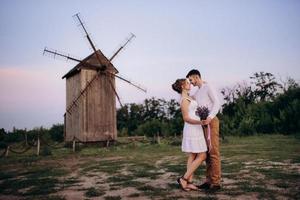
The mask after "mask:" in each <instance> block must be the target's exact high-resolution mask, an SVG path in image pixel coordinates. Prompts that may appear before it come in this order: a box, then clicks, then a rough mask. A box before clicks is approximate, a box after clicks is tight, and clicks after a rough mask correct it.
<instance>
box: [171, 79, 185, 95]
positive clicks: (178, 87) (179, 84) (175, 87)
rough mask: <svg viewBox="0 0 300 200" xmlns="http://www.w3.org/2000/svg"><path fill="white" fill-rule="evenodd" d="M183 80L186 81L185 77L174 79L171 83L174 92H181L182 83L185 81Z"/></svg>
mask: <svg viewBox="0 0 300 200" xmlns="http://www.w3.org/2000/svg"><path fill="white" fill-rule="evenodd" d="M185 81H186V79H185V78H181V79H177V80H176V81H175V83H173V84H172V88H173V90H175V91H176V92H178V93H179V94H181V92H182V85H183V84H184V83H185Z"/></svg>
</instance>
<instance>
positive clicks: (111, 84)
mask: <svg viewBox="0 0 300 200" xmlns="http://www.w3.org/2000/svg"><path fill="white" fill-rule="evenodd" d="M109 83H110V86H111V88H112V89H113V91H114V93H115V95H116V96H117V99H118V101H119V104H120V106H121V107H123V104H122V103H121V100H120V97H119V95H118V93H117V91H116V89H115V87H114V85H113V83H112V81H111V80H110V79H109Z"/></svg>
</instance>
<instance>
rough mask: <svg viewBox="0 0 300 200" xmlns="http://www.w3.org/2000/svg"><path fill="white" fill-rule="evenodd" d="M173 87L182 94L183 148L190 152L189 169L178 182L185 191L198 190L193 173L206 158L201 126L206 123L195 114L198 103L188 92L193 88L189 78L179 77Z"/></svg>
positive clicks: (184, 150)
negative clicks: (193, 181)
mask: <svg viewBox="0 0 300 200" xmlns="http://www.w3.org/2000/svg"><path fill="white" fill-rule="evenodd" d="M172 88H173V90H175V91H176V92H178V93H179V94H181V99H180V107H181V112H182V117H183V120H184V122H185V123H184V128H183V139H182V146H181V149H182V151H183V152H186V153H188V160H187V170H186V172H185V174H184V175H183V176H182V177H180V178H178V179H177V182H178V184H179V186H180V187H181V188H182V189H183V190H184V191H189V190H198V188H197V186H195V185H194V184H193V183H192V179H193V173H194V172H195V171H196V169H197V168H198V167H199V166H200V165H201V163H202V162H203V161H204V160H205V159H206V151H207V146H206V142H205V138H204V134H203V129H202V127H201V125H204V124H203V122H202V121H201V120H200V118H199V117H198V116H196V114H195V112H196V109H197V106H198V105H197V102H196V101H195V100H194V99H192V98H191V97H190V96H189V94H188V92H189V91H190V89H191V85H190V83H189V81H188V79H177V80H176V82H175V83H174V84H173V85H172Z"/></svg>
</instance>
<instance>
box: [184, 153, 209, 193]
mask: <svg viewBox="0 0 300 200" xmlns="http://www.w3.org/2000/svg"><path fill="white" fill-rule="evenodd" d="M194 156H195V157H194ZM194 156H192V155H191V154H189V158H188V160H189V159H192V158H193V157H194V160H193V161H192V162H191V163H190V164H189V166H188V168H187V171H186V172H185V174H184V176H183V179H182V178H181V179H180V183H181V185H182V187H183V188H186V187H187V185H188V183H187V181H186V180H188V181H189V178H190V177H191V176H192V175H193V173H194V172H195V171H196V169H197V168H198V167H199V166H200V165H201V163H202V162H203V161H204V160H205V159H206V153H199V154H194Z"/></svg>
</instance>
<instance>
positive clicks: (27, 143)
mask: <svg viewBox="0 0 300 200" xmlns="http://www.w3.org/2000/svg"><path fill="white" fill-rule="evenodd" d="M126 140H127V142H126V143H124V144H128V143H135V142H136V141H143V140H146V137H145V136H130V137H126ZM101 142H104V143H105V144H106V145H105V146H106V147H109V146H110V144H115V143H114V142H111V140H107V141H101ZM76 143H82V144H84V143H85V142H83V141H81V140H80V139H78V138H77V137H75V136H74V137H73V140H72V149H73V152H75V151H76ZM119 143H120V144H122V142H119ZM41 146H44V147H46V146H47V147H49V148H50V149H62V148H65V143H57V144H51V143H50V142H49V141H47V140H46V139H45V138H43V136H42V134H36V135H35V137H33V139H31V140H27V137H25V139H24V140H23V141H22V142H20V143H18V144H16V143H8V144H5V148H2V149H0V158H3V157H8V156H9V153H10V152H11V153H14V154H25V153H26V152H28V151H29V150H31V149H36V155H37V156H39V155H40V149H41Z"/></svg>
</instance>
